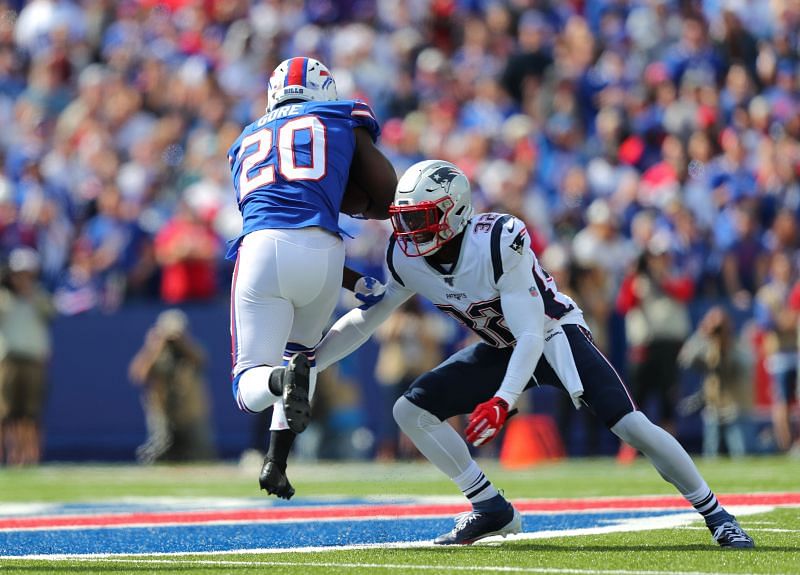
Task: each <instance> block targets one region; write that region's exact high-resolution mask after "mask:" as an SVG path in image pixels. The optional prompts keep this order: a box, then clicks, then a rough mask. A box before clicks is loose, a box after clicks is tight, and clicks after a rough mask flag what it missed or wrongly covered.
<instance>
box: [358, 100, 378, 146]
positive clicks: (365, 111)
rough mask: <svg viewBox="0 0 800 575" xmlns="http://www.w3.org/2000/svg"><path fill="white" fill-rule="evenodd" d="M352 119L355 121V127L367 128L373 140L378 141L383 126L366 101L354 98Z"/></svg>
mask: <svg viewBox="0 0 800 575" xmlns="http://www.w3.org/2000/svg"><path fill="white" fill-rule="evenodd" d="M350 119H351V120H352V122H353V128H366V129H367V131H368V132H369V135H370V137H371V138H372V141H373V142H377V141H378V136H380V135H381V127H380V124H378V120H377V119H375V113H374V112H373V111H372V108H370V107H369V105H368V104H367V103H366V102H362V101H361V100H353V108H352V110H351V111H350Z"/></svg>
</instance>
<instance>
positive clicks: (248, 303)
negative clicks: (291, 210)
mask: <svg viewBox="0 0 800 575" xmlns="http://www.w3.org/2000/svg"><path fill="white" fill-rule="evenodd" d="M343 266H344V243H343V242H342V240H341V238H339V237H338V236H336V235H334V234H332V233H330V232H328V231H326V230H323V229H322V228H318V227H313V228H300V229H280V230H259V231H256V232H252V233H250V234H247V236H245V238H244V239H243V240H242V245H241V246H240V247H239V255H238V258H237V260H236V267H235V269H234V273H233V285H232V287H231V346H232V354H233V376H234V377H237V376H238V375H240V374H242V379H241V380H240V384H239V385H240V394H241V396H242V400H243V402H244V404H245V405H244V407H246V408H247V410H248V411H256V412H257V411H263V410H264V409H266V408H267V407H269V406H270V405H272V404H273V403H274V402H275V401H276V400H277V398H276V397H275V396H273V395H272V394H271V393H269V386H268V380H269V372H270V371H271V368H272V367H273V366H277V365H281V364H282V361H283V355H284V349H285V348H286V345H287V342H288V343H292V344H295V347H296V346H303V347H306V348H309V349H313V348H314V347H315V346H316V345H317V344H318V343H319V341H320V339H321V338H322V332H323V330H324V329H325V327H326V326H327V324H328V322H329V320H330V317H331V314H332V313H333V310H334V308H335V307H336V302H337V301H338V297H339V289H340V287H341V285H342V268H343ZM265 366H266V370H265V369H254V368H263V367H265ZM262 371H263V372H264V373H261V372H262ZM315 371H316V370H315ZM244 372H247V373H244ZM250 372H253V373H250ZM245 376H247V377H245ZM240 407H242V406H241V405H240Z"/></svg>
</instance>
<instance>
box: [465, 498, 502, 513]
mask: <svg viewBox="0 0 800 575" xmlns="http://www.w3.org/2000/svg"><path fill="white" fill-rule="evenodd" d="M508 505H509V503H508V501H506V499H505V497H503V496H502V495H500V494H499V493H498V494H497V495H495V496H494V497H492V498H491V499H487V500H486V501H480V502H478V503H473V504H472V508H473V509H474V510H475V511H477V512H478V513H496V512H498V511H505V510H506V509H507V508H508Z"/></svg>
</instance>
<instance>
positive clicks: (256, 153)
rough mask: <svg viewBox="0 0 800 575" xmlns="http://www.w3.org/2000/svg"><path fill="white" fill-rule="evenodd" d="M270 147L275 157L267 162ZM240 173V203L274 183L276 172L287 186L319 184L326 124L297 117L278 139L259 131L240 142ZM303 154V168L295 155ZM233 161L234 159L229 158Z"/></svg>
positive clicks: (322, 167) (305, 117)
mask: <svg viewBox="0 0 800 575" xmlns="http://www.w3.org/2000/svg"><path fill="white" fill-rule="evenodd" d="M273 146H276V147H277V152H278V153H277V155H273V156H272V159H271V158H270V152H271V151H272V148H273ZM239 150H240V151H239V158H237V159H241V161H242V170H241V173H240V175H239V202H240V203H241V202H242V200H244V198H245V197H246V196H247V194H249V193H250V192H252V191H253V190H257V189H259V188H263V187H265V186H268V185H270V184H271V183H273V182H274V181H275V177H276V175H275V171H276V164H277V171H278V173H279V174H280V176H281V177H282V178H283V179H284V180H286V181H287V182H295V181H299V180H314V181H316V180H321V179H322V178H324V177H325V172H326V170H325V165H326V160H327V158H326V135H325V124H323V123H322V121H321V120H320V119H319V118H318V117H317V116H300V117H298V118H294V119H292V120H289V121H288V122H286V123H285V124H283V125H282V126H281V127H280V128H279V129H278V133H277V138H275V134H273V130H272V129H271V128H262V129H260V130H258V131H257V132H254V133H252V134H250V135H249V136H247V137H246V138H244V139H243V140H242V144H241V146H240V148H239ZM300 151H305V152H306V153H307V155H308V157H309V161H308V163H306V164H300V165H298V161H297V154H298V152H300ZM231 161H233V158H231Z"/></svg>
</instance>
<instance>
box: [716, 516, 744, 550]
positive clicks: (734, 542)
mask: <svg viewBox="0 0 800 575" xmlns="http://www.w3.org/2000/svg"><path fill="white" fill-rule="evenodd" d="M708 529H709V530H710V531H711V535H712V537H714V541H716V542H717V543H718V544H719V546H720V547H723V548H725V549H752V548H753V547H755V546H756V544H755V543H754V542H753V538H752V537H750V536H749V535H748V534H747V533H746V532H745V530H744V529H742V528H741V526H740V525H739V522H738V521H736V519H735V518H733V517H731V519H730V520H729V521H725V522H724V523H720V524H719V525H713V526H712V525H709V526H708Z"/></svg>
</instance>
